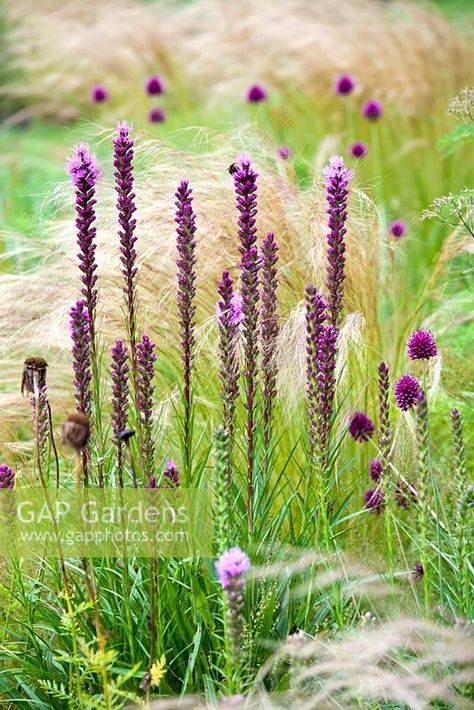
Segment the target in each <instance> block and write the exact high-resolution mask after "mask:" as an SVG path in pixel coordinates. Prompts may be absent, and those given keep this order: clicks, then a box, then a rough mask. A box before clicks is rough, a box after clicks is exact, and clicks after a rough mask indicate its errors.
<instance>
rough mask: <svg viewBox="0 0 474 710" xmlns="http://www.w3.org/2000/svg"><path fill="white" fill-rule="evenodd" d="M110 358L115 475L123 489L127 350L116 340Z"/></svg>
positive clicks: (122, 343)
mask: <svg viewBox="0 0 474 710" xmlns="http://www.w3.org/2000/svg"><path fill="white" fill-rule="evenodd" d="M110 354H111V357H112V365H111V370H112V428H113V432H114V439H115V442H114V443H115V445H116V446H117V475H118V479H119V484H120V488H123V471H124V442H123V440H122V438H121V437H120V433H121V432H122V431H123V430H124V429H125V428H126V426H127V420H128V391H129V386H128V371H129V367H128V363H127V360H128V350H127V347H126V345H125V343H124V342H123V340H120V338H118V339H117V340H116V341H115V344H114V345H113V346H112V349H111V351H110Z"/></svg>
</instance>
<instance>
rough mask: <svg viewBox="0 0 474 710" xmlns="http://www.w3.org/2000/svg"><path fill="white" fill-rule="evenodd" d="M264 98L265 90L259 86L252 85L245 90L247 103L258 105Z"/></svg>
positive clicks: (265, 95)
mask: <svg viewBox="0 0 474 710" xmlns="http://www.w3.org/2000/svg"><path fill="white" fill-rule="evenodd" d="M266 98H267V92H266V89H265V88H264V87H263V86H261V85H260V84H252V86H250V87H249V88H248V90H247V101H248V102H249V103H251V104H259V103H261V102H262V101H265V99H266Z"/></svg>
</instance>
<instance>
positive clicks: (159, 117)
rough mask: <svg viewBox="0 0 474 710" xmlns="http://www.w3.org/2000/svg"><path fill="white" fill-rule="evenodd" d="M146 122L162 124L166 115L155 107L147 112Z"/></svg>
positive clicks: (159, 107) (159, 108) (158, 107)
mask: <svg viewBox="0 0 474 710" xmlns="http://www.w3.org/2000/svg"><path fill="white" fill-rule="evenodd" d="M148 121H149V122H150V123H164V122H165V121H166V113H165V110H164V108H161V106H156V107H155V108H152V109H150V111H149V112H148Z"/></svg>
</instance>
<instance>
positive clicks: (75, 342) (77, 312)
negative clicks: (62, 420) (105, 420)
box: [69, 301, 92, 414]
mask: <svg viewBox="0 0 474 710" xmlns="http://www.w3.org/2000/svg"><path fill="white" fill-rule="evenodd" d="M69 316H70V332H71V339H72V368H73V371H74V388H75V393H74V396H75V398H76V403H77V408H78V410H79V411H80V412H82V413H83V414H90V412H91V407H92V398H91V380H92V370H91V350H90V342H91V341H90V328H89V314H88V313H87V309H86V306H85V301H77V302H76V304H75V305H74V306H73V307H72V308H71V311H70V314H69Z"/></svg>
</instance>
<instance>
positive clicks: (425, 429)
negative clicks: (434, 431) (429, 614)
mask: <svg viewBox="0 0 474 710" xmlns="http://www.w3.org/2000/svg"><path fill="white" fill-rule="evenodd" d="M416 442H417V448H418V452H417V454H418V486H417V489H418V509H419V531H420V547H421V563H422V565H423V569H424V572H425V573H424V576H423V595H424V602H425V610H426V611H428V610H429V605H430V589H429V580H428V482H429V475H430V441H429V425H428V402H427V399H426V396H425V393H424V392H423V391H422V390H421V389H420V394H419V396H418V400H417V403H416Z"/></svg>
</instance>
